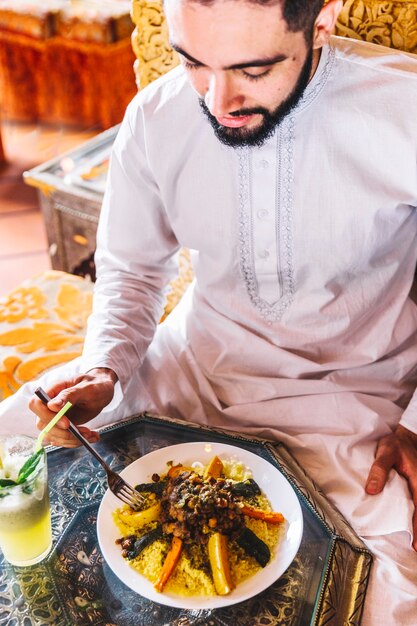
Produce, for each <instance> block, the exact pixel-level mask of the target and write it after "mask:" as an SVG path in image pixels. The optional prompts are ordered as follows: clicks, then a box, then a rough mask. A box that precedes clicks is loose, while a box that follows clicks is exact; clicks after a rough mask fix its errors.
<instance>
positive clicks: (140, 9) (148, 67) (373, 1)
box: [132, 0, 417, 88]
mask: <svg viewBox="0 0 417 626" xmlns="http://www.w3.org/2000/svg"><path fill="white" fill-rule="evenodd" d="M132 2H133V5H132V17H133V21H134V23H135V25H136V28H135V30H134V33H133V36H132V44H133V50H134V52H135V55H136V62H135V72H136V78H137V83H138V85H139V87H140V88H143V87H145V86H146V85H147V84H148V83H150V82H152V81H153V80H154V79H155V78H158V76H161V75H162V74H164V73H165V72H167V71H168V70H170V69H172V68H173V67H175V66H176V65H178V62H179V61H178V56H177V54H176V52H175V51H174V50H172V48H171V47H170V46H169V43H168V31H167V26H166V22H165V18H164V14H163V10H162V1H161V0H154V1H152V2H147V1H146V0H132ZM336 34H337V35H341V36H343V37H352V38H354V39H362V40H364V41H369V42H372V43H377V44H380V45H383V46H389V47H391V48H397V49H398V50H404V51H405V52H412V53H417V1H409V0H393V1H386V0H345V2H344V5H343V9H342V11H341V13H340V15H339V18H338V21H337V25H336Z"/></svg>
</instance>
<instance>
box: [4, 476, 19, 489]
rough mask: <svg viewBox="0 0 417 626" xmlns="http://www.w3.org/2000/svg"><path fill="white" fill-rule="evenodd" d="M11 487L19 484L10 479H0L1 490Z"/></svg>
mask: <svg viewBox="0 0 417 626" xmlns="http://www.w3.org/2000/svg"><path fill="white" fill-rule="evenodd" d="M11 485H17V482H16V481H14V480H11V479H10V478H0V488H1V487H10V486H11Z"/></svg>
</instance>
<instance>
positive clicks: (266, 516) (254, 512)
mask: <svg viewBox="0 0 417 626" xmlns="http://www.w3.org/2000/svg"><path fill="white" fill-rule="evenodd" d="M240 510H241V511H242V513H243V514H244V515H247V516H248V517H253V518H254V519H261V520H263V521H264V522H267V523H268V524H281V523H282V522H283V521H284V516H283V514H282V513H275V512H274V511H263V510H262V509H257V508H256V507H254V506H249V504H242V506H241V507H240Z"/></svg>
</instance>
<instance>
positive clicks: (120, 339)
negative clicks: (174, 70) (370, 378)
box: [82, 106, 178, 387]
mask: <svg viewBox="0 0 417 626" xmlns="http://www.w3.org/2000/svg"><path fill="white" fill-rule="evenodd" d="M177 250H178V243H177V241H176V238H175V236H174V235H173V233H172V232H171V230H170V227H169V224H168V221H167V219H166V213H165V210H164V207H163V205H162V202H161V200H160V196H159V194H158V187H157V185H156V183H155V180H154V177H153V175H152V171H151V170H150V167H149V164H148V161H147V154H146V133H145V129H144V125H143V122H142V112H141V109H140V108H134V107H133V106H130V107H129V108H128V110H127V112H126V115H125V118H124V121H123V123H122V126H121V128H120V131H119V133H118V136H117V139H116V142H115V144H114V147H113V151H112V156H111V163H110V170H109V177H108V183H107V189H106V193H105V197H104V201H103V206H102V210H101V215H100V222H99V227H98V232H97V250H96V255H95V262H96V267H97V282H96V285H95V292H94V306H93V313H92V315H91V317H90V319H89V323H88V330H87V336H86V340H85V345H84V352H83V357H82V368H83V370H84V371H87V370H89V369H91V368H94V367H109V368H111V369H112V370H114V371H115V372H116V374H117V376H118V378H119V380H120V382H121V384H122V387H123V385H124V383H125V382H126V381H127V380H128V379H129V377H130V376H131V373H132V371H133V369H134V368H136V367H138V366H139V365H140V364H141V362H142V360H143V358H144V355H145V353H146V350H147V347H148V345H149V343H150V342H151V340H152V337H153V335H154V332H155V329H156V325H157V323H158V321H159V319H160V316H161V313H162V310H163V303H164V287H165V286H166V284H167V283H168V282H169V280H170V279H171V278H172V277H173V276H174V275H175V271H176V263H175V259H174V255H175V253H176V251H177Z"/></svg>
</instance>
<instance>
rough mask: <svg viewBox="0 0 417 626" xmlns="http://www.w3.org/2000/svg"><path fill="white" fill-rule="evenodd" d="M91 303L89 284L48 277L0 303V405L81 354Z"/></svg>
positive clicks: (24, 285) (29, 283) (39, 278)
mask: <svg viewBox="0 0 417 626" xmlns="http://www.w3.org/2000/svg"><path fill="white" fill-rule="evenodd" d="M92 298H93V284H92V283H91V282H90V281H88V280H86V279H84V278H79V277H78V276H73V275H72V274H66V273H65V272H57V271H48V272H43V273H42V274H39V275H38V276H35V277H34V278H31V279H30V280H27V281H25V282H24V283H22V285H21V286H20V287H18V288H17V289H15V290H14V291H12V292H11V293H10V294H9V295H8V296H7V297H6V298H3V299H0V400H2V399H3V398H7V396H10V395H11V394H12V393H14V392H15V391H17V389H19V387H20V386H21V385H22V384H23V383H25V382H27V381H28V380H32V379H33V378H36V377H37V376H39V375H40V374H42V373H43V372H45V371H46V370H48V369H50V368H52V367H55V366H56V365H59V364H61V363H65V362H66V361H70V360H71V359H74V358H75V357H77V356H79V355H80V354H81V352H82V347H83V343H84V335H85V328H86V322H87V318H88V316H89V314H90V312H91V306H92Z"/></svg>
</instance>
